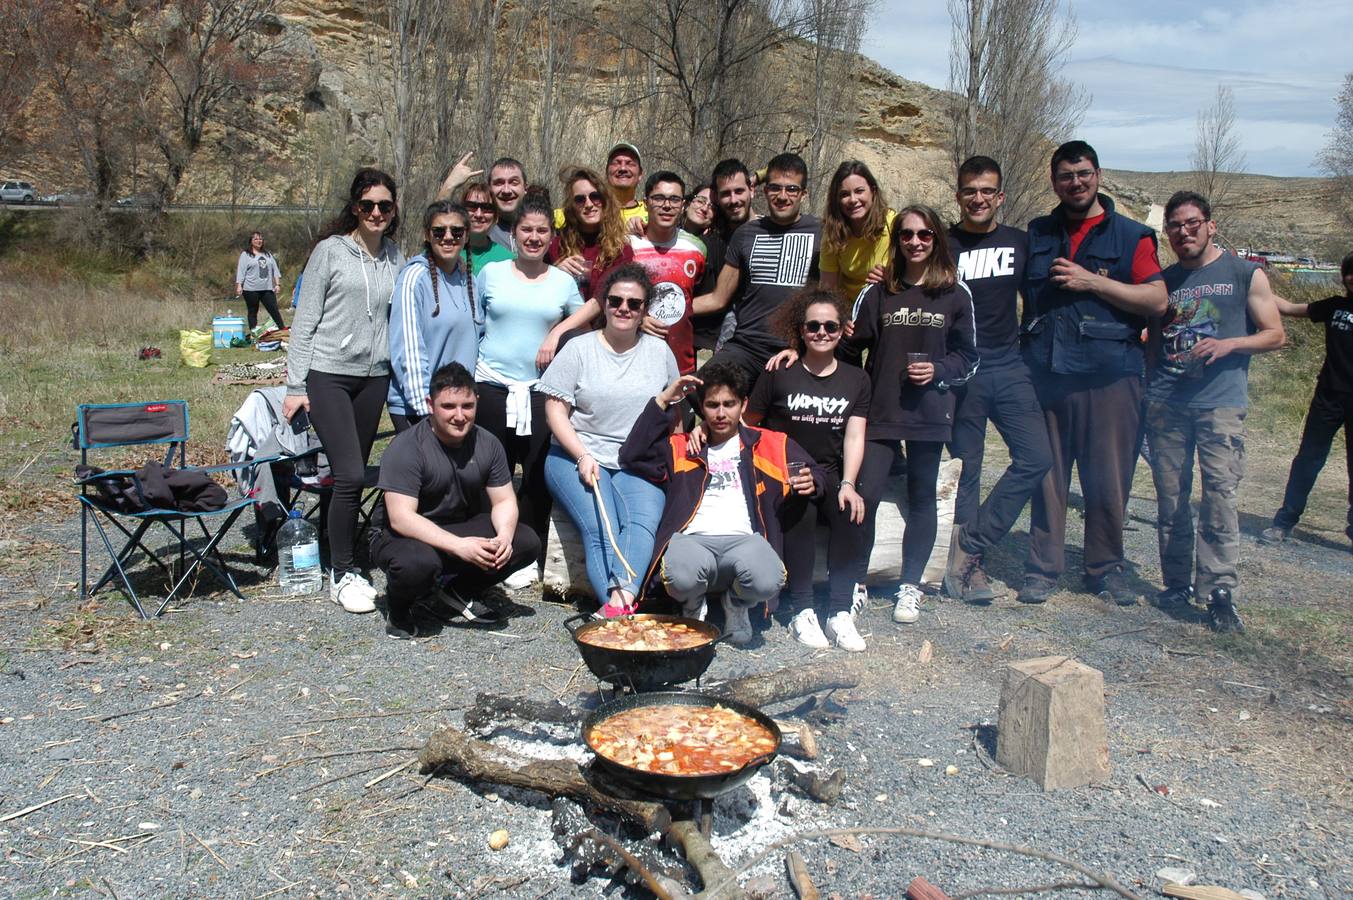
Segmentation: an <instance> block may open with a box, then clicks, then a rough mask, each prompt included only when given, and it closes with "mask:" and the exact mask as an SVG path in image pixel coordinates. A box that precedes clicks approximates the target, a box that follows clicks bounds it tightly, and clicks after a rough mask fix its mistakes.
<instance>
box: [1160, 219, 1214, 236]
mask: <svg viewBox="0 0 1353 900" xmlns="http://www.w3.org/2000/svg"><path fill="white" fill-rule="evenodd" d="M1207 221H1208V220H1207V219H1187V220H1185V221H1183V222H1166V223H1165V230H1166V231H1167V232H1169V233H1170V234H1179V232H1181V231H1187V232H1188V233H1189V234H1193V233H1194V232H1195V231H1197V230H1198V229H1199V228H1202V227H1203V223H1205V222H1207Z"/></svg>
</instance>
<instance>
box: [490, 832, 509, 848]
mask: <svg viewBox="0 0 1353 900" xmlns="http://www.w3.org/2000/svg"><path fill="white" fill-rule="evenodd" d="M507 841H508V834H507V829H506V828H499V829H498V830H497V831H495V832H494V833H493V834H491V835H489V849H490V850H501V849H503V848H504V847H506V846H507Z"/></svg>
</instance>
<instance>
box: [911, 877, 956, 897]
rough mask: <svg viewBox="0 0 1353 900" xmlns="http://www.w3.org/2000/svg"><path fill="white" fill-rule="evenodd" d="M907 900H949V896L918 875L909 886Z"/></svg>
mask: <svg viewBox="0 0 1353 900" xmlns="http://www.w3.org/2000/svg"><path fill="white" fill-rule="evenodd" d="M907 900H949V895H948V894H946V893H945V892H944V891H942V890H940V889H939V888H937V887H935V885H933V884H931V883H930V882H928V881H926V880H925V879H924V878H922V877H921V876H920V875H917V876H916V877H915V878H913V879H912V880H911V882H910V883H909V884H908V885H907Z"/></svg>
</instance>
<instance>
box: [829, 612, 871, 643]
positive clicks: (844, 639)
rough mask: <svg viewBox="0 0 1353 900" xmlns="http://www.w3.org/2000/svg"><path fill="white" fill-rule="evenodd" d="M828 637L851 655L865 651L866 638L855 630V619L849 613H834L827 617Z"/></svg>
mask: <svg viewBox="0 0 1353 900" xmlns="http://www.w3.org/2000/svg"><path fill="white" fill-rule="evenodd" d="M826 632H827V633H826V636H827V637H829V638H831V639H832V640H833V641H835V642H836V646H838V647H840V648H841V649H842V650H849V651H850V652H851V653H859V652H860V651H862V650H864V638H862V637H860V633H859V632H858V631H856V630H855V617H854V616H852V615H851V614H850V613H848V612H839V613H832V614H831V615H830V616H828V617H827V628H826Z"/></svg>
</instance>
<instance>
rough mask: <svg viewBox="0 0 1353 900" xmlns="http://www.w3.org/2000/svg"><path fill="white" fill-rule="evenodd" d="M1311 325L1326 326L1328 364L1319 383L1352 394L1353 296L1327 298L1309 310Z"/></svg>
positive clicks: (1316, 302)
mask: <svg viewBox="0 0 1353 900" xmlns="http://www.w3.org/2000/svg"><path fill="white" fill-rule="evenodd" d="M1306 315H1307V316H1309V317H1310V319H1311V321H1312V322H1324V323H1325V365H1324V366H1322V367H1321V368H1320V380H1319V381H1318V382H1317V384H1318V385H1319V386H1320V387H1322V388H1324V389H1325V390H1327V391H1338V392H1340V393H1353V297H1326V298H1325V299H1324V300H1317V301H1315V302H1314V303H1312V304H1311V305H1309V306H1307V307H1306Z"/></svg>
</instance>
